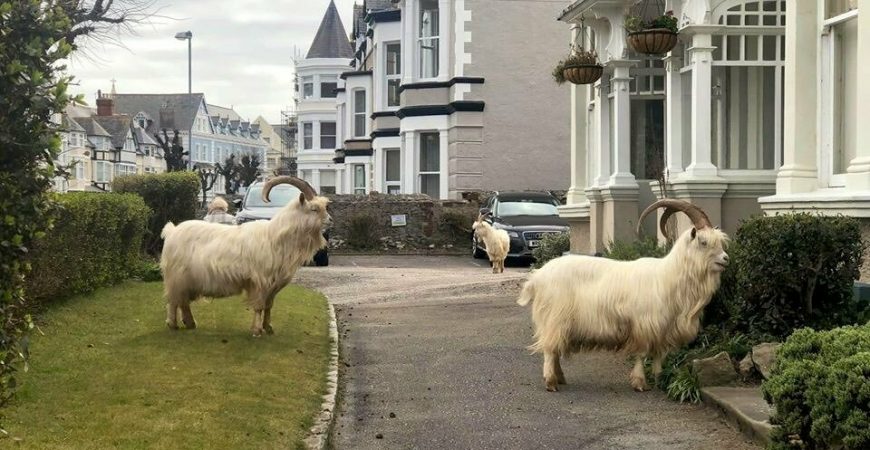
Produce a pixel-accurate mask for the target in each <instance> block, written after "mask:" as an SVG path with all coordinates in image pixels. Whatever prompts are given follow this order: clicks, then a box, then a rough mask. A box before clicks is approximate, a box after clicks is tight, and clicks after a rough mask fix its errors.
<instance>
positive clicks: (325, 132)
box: [320, 122, 335, 149]
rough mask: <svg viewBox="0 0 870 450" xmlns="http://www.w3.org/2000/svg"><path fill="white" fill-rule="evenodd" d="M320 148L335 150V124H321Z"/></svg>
mask: <svg viewBox="0 0 870 450" xmlns="http://www.w3.org/2000/svg"><path fill="white" fill-rule="evenodd" d="M320 148H324V149H332V148H335V122H320Z"/></svg>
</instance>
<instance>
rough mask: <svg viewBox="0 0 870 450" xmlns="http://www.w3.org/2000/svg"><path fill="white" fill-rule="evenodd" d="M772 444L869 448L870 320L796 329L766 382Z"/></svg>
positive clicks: (765, 392)
mask: <svg viewBox="0 0 870 450" xmlns="http://www.w3.org/2000/svg"><path fill="white" fill-rule="evenodd" d="M762 389H763V392H764V396H765V399H766V400H767V401H768V402H770V403H771V404H772V405H773V406H775V408H776V415H775V416H774V417H773V422H774V423H776V424H778V425H779V427H778V428H776V429H774V432H773V434H772V436H771V437H772V439H773V444H772V445H771V448H773V449H790V448H809V449H828V448H844V449H866V448H870V325H864V326H860V327H857V326H849V327H842V328H836V329H833V330H830V331H813V330H812V329H809V328H806V329H801V330H798V331H797V332H795V333H794V334H793V335H792V336H791V337H789V338H788V340H786V342H785V344H783V346H782V347H781V348H780V350H779V352H778V353H777V363H776V367H775V368H774V370H773V374H772V376H771V378H770V380H768V381H767V382H765V383H764V385H763V386H762Z"/></svg>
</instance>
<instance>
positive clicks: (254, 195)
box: [234, 181, 329, 266]
mask: <svg viewBox="0 0 870 450" xmlns="http://www.w3.org/2000/svg"><path fill="white" fill-rule="evenodd" d="M263 184H264V183H263V182H262V181H257V182H255V183H253V184H251V185H250V186H249V187H248V189H247V192H245V196H244V198H243V199H241V200H236V201H235V202H234V203H235V204H236V207H237V208H238V211H237V212H236V223H237V224H239V225H241V224H243V223H245V222H250V221H253V220H269V219H271V218H272V217H273V216H274V215H275V213H277V212H278V211H279V210H280V209H281V208H282V207H284V206H286V205H287V204H288V203H290V201H291V200H293V199H294V198H299V194H301V193H302V192H301V191H300V190H299V189H297V188H296V187H294V186H291V185H289V184H279V185H277V186H275V187H273V188H272V191H271V192H269V199H270V200H271V201H270V202H269V203H266V202H264V201H263V197H262V192H263ZM323 237H324V238H326V240H327V241H328V240H329V230H323ZM314 264H315V265H316V266H328V265H329V253H328V251H327V249H326V248H322V249H320V250H319V251H318V252H317V254H315V255H314Z"/></svg>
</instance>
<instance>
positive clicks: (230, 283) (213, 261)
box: [160, 176, 332, 336]
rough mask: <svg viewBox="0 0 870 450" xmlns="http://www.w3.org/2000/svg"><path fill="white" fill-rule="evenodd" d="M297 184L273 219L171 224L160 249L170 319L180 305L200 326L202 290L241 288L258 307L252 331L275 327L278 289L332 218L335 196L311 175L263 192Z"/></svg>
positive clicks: (189, 322) (209, 293)
mask: <svg viewBox="0 0 870 450" xmlns="http://www.w3.org/2000/svg"><path fill="white" fill-rule="evenodd" d="M284 183H286V184H290V185H292V186H295V187H296V188H298V189H299V190H300V191H301V193H300V194H299V198H298V199H294V200H293V201H291V202H290V203H288V204H287V205H286V206H284V207H283V208H282V209H281V210H280V211H279V212H278V213H276V214H275V216H274V217H272V219H271V220H269V221H254V222H247V223H244V224H242V225H239V226H226V225H222V224H217V223H209V222H204V221H201V220H188V221H186V222H182V223H180V224H179V225H178V226H175V225H173V224H172V223H171V222H170V223H167V224H166V226H165V227H164V228H163V233H162V234H161V236H162V237H163V238H164V239H165V245H164V246H163V253H162V254H161V255H160V269H161V271H162V272H163V280H164V289H165V295H166V302H167V304H166V324H167V325H168V326H169V328H171V329H177V328H178V324H177V313H178V310H179V309H180V310H181V317H182V319H181V320H182V322H184V325H185V327H187V328H196V322H195V321H194V320H193V314H192V313H191V311H190V302H192V301H194V300H196V299H197V298H199V297H228V296H231V295H236V294H239V293H241V292H243V291H244V292H245V293H246V294H247V302H248V304H249V305H250V306H251V309H253V310H254V321H253V323H252V325H251V331H252V333H253V334H254V336H260V335H261V334H262V333H263V332H264V331H265V332H266V333H269V334H271V333H272V332H273V331H272V324H271V311H272V303H273V301H274V299H275V295H277V294H278V292H279V291H280V290H281V289H283V288H284V286H286V285H287V284H288V283H289V282H290V280H291V279H292V278H293V276H294V275H295V274H296V270H297V269H299V267H300V266H301V265H302V264H304V263H306V262H308V261H311V259H312V258H313V257H314V254H315V253H316V252H317V250H319V249H321V248H323V247H324V246H326V240H325V239H324V238H323V234H322V230H323V228H324V227H325V226H328V225H329V224H330V223H331V220H332V219H331V218H330V216H329V214H328V213H327V211H326V206H327V203H328V202H329V200H327V199H326V198H325V197H319V196H317V193H316V192H314V189H313V188H312V187H311V186H310V185H309V184H308V183H306V182H305V181H303V180H300V179H298V178H294V177H288V176H282V177H276V178H273V179H271V180H269V181H268V182H266V184H265V185H264V186H263V194H262V195H263V200H264V201H266V202H268V201H269V192H271V191H272V188H274V187H275V186H277V185H279V184H284Z"/></svg>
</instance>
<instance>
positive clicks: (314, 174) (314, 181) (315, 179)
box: [311, 169, 320, 192]
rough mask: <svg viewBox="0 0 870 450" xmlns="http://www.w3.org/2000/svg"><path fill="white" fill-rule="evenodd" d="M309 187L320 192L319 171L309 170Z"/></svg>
mask: <svg viewBox="0 0 870 450" xmlns="http://www.w3.org/2000/svg"><path fill="white" fill-rule="evenodd" d="M311 185H312V186H314V189H317V192H320V169H311Z"/></svg>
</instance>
